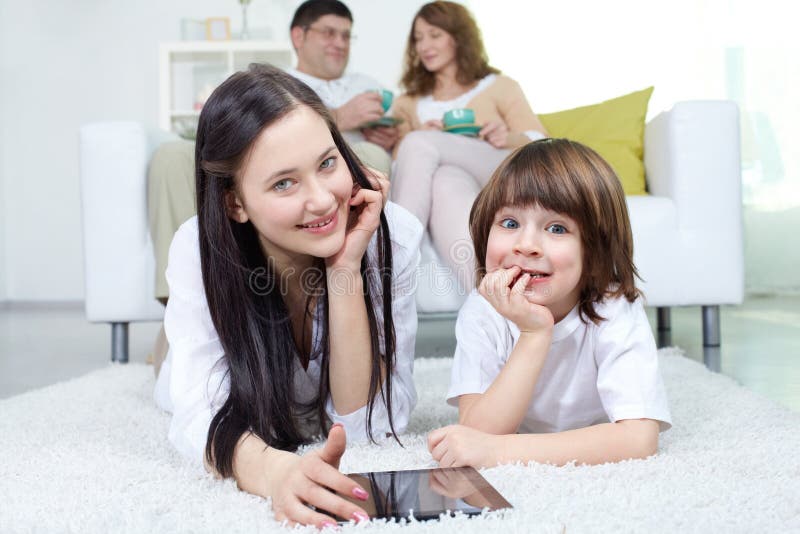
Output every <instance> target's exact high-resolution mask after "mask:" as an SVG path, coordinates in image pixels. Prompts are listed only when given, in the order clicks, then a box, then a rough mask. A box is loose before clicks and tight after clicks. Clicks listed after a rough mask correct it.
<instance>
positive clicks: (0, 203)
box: [0, 0, 9, 302]
mask: <svg viewBox="0 0 800 534" xmlns="http://www.w3.org/2000/svg"><path fill="white" fill-rule="evenodd" d="M5 19H6V9H5V3H4V1H3V0H0V117H5V116H6V98H5V96H6V95H5V85H6V84H5V83H4V82H3V80H7V79H9V73H8V72H7V69H6V65H7V63H8V62H7V60H6V54H7V50H8V45H7V42H6V35H5V31H3V26H4V24H3V21H4V20H5ZM0 124H4V121H3V122H0ZM6 130H7V128H6V127H5V126H2V127H0V302H2V301H3V300H6V298H7V295H8V282H7V280H6V278H7V276H6V271H7V264H8V260H9V258H8V252H7V250H6V233H7V232H8V225H7V224H6V211H7V210H8V207H7V206H6V201H5V192H4V189H5V176H6V172H5V167H6V157H5V149H4V147H5V146H6V144H7V142H8V139H7V137H6Z"/></svg>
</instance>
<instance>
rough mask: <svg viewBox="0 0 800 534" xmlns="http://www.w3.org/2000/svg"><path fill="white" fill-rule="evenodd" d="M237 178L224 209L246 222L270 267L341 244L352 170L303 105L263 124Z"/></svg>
mask: <svg viewBox="0 0 800 534" xmlns="http://www.w3.org/2000/svg"><path fill="white" fill-rule="evenodd" d="M298 139H302V142H298ZM237 181H238V184H237V185H238V187H237V190H236V193H235V199H234V200H235V201H229V205H231V207H230V208H229V213H230V215H231V217H232V218H234V219H235V220H237V221H238V222H246V221H250V222H252V224H253V226H255V227H256V229H257V230H258V234H259V239H260V241H261V247H262V248H263V249H264V252H265V253H266V254H267V255H269V256H270V257H272V258H274V259H275V261H276V263H277V265H278V266H282V265H305V264H310V260H311V258H328V257H331V256H333V255H334V254H336V253H337V252H338V251H339V250H340V249H341V248H342V246H343V244H344V240H345V231H346V226H347V225H346V223H347V219H348V214H349V211H350V205H349V202H350V199H351V197H352V195H353V177H352V175H351V174H350V170H349V169H348V168H347V164H346V163H345V162H344V159H343V158H342V156H341V154H340V153H339V151H338V149H337V148H336V145H335V144H334V142H333V138H332V137H331V134H330V131H329V130H328V126H327V124H326V123H325V121H324V120H323V119H322V117H320V116H319V115H318V114H317V113H316V112H314V111H312V110H311V109H310V108H308V107H305V106H299V107H297V108H296V109H294V110H293V111H291V112H289V113H288V114H287V115H286V116H285V117H283V118H281V119H280V120H278V121H277V122H275V123H274V124H272V125H270V126H268V127H267V128H265V129H264V131H262V132H261V134H259V136H258V137H257V138H256V140H255V142H254V143H253V148H252V150H251V151H250V154H249V155H248V157H247V158H246V160H245V164H244V166H243V168H242V171H241V173H240V176H237Z"/></svg>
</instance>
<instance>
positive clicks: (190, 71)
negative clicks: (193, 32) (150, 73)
mask: <svg viewBox="0 0 800 534" xmlns="http://www.w3.org/2000/svg"><path fill="white" fill-rule="evenodd" d="M158 54H159V61H158V64H159V76H158V80H159V98H158V101H159V111H158V125H159V127H161V128H162V129H164V130H168V131H174V132H177V133H179V134H181V135H186V134H189V133H190V132H188V131H187V130H191V125H192V122H194V123H195V124H196V121H197V117H198V116H199V115H200V108H201V105H202V102H204V101H205V98H207V97H208V95H209V94H210V92H211V91H212V90H213V89H214V88H216V87H217V86H218V85H219V84H220V83H222V82H223V81H225V79H226V78H227V77H228V76H230V75H231V74H233V73H234V72H236V71H239V70H243V69H246V68H247V65H249V64H250V63H271V64H273V65H275V66H276V67H281V68H289V67H291V66H293V65H294V63H295V54H294V50H293V49H292V46H291V43H289V42H275V41H181V42H176V43H161V44H160V45H159V51H158Z"/></svg>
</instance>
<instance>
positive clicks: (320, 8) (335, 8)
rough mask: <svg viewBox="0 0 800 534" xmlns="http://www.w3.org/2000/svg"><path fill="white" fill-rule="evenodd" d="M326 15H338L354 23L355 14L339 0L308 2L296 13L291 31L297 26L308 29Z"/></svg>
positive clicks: (301, 5)
mask: <svg viewBox="0 0 800 534" xmlns="http://www.w3.org/2000/svg"><path fill="white" fill-rule="evenodd" d="M325 15H336V16H337V17H344V18H346V19H347V20H349V21H350V22H353V14H352V13H350V9H348V7H347V6H346V5H344V4H343V3H342V2H340V1H339V0H306V1H305V2H303V3H302V4H300V5H299V6H298V8H297V10H296V11H295V12H294V17H292V24H291V25H290V26H289V29H292V28H295V27H297V26H300V27H302V28H308V27H309V26H311V25H312V24H314V23H315V22H317V20H318V19H319V18H320V17H324V16H325Z"/></svg>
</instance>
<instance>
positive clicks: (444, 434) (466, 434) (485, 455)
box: [428, 425, 502, 467]
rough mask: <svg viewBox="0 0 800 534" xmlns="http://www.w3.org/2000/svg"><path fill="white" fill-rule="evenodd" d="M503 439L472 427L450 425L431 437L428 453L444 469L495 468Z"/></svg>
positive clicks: (439, 429)
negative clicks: (467, 466)
mask: <svg viewBox="0 0 800 534" xmlns="http://www.w3.org/2000/svg"><path fill="white" fill-rule="evenodd" d="M501 438H502V436H498V435H495V434H487V433H485V432H481V431H480V430H475V429H474V428H470V427H468V426H463V425H450V426H445V427H442V428H437V429H436V430H434V431H433V432H431V433H430V434H428V450H429V451H430V452H431V456H433V459H434V460H436V461H437V462H439V465H440V466H441V467H462V466H465V465H469V466H472V467H493V466H495V465H497V463H498V461H499V456H498V450H499V449H498V447H499V445H500V439H501Z"/></svg>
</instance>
